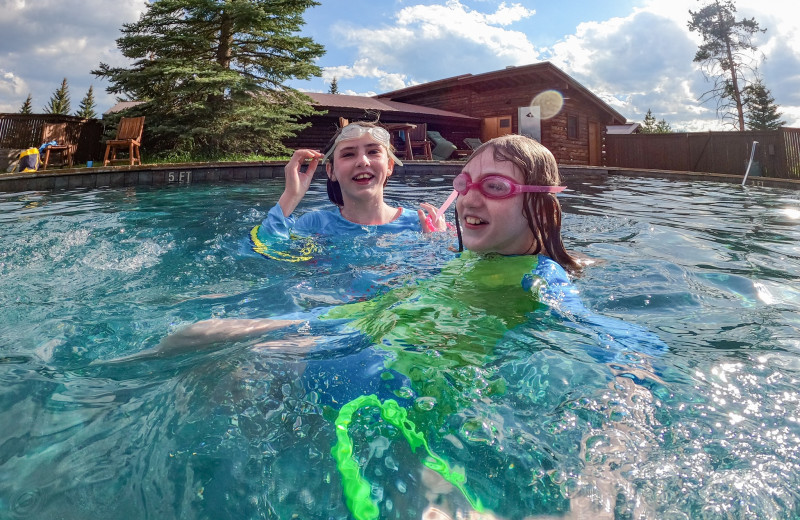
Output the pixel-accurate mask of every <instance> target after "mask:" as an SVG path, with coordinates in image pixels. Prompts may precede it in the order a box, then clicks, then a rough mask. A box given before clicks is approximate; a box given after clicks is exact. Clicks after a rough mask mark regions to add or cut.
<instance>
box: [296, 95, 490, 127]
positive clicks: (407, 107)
mask: <svg viewBox="0 0 800 520" xmlns="http://www.w3.org/2000/svg"><path fill="white" fill-rule="evenodd" d="M303 94H305V95H306V96H308V97H310V98H311V99H312V100H313V101H314V104H315V105H317V106H318V107H320V108H353V109H357V110H370V111H379V112H381V113H386V112H399V113H404V114H406V113H412V114H426V115H431V116H443V117H451V118H459V119H467V120H475V121H477V120H478V118H475V117H470V116H465V115H464V114H459V113H456V112H450V111H448V110H439V109H438V108H430V107H423V106H420V105H412V104H410V103H401V102H399V101H392V100H390V99H378V98H377V97H366V96H347V95H344V94H323V93H320V92H303Z"/></svg>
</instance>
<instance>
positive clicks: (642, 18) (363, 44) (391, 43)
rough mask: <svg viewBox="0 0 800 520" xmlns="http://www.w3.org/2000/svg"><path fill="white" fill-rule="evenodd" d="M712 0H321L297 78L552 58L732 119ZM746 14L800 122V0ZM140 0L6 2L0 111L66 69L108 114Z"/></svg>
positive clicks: (710, 118) (79, 94)
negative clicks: (107, 71)
mask: <svg viewBox="0 0 800 520" xmlns="http://www.w3.org/2000/svg"><path fill="white" fill-rule="evenodd" d="M706 3H707V0H602V1H598V0H571V1H569V2H563V1H554V0H549V1H543V0H542V1H540V0H523V1H519V2H513V1H506V2H501V1H497V0H439V1H421V0H321V5H319V6H316V7H313V8H311V9H309V10H308V11H306V13H305V16H304V19H305V21H306V24H305V25H304V26H303V28H302V30H301V32H300V34H302V35H303V36H309V37H311V38H313V39H314V41H316V42H317V43H320V44H322V45H323V46H324V47H325V49H326V54H325V55H324V56H323V57H321V58H320V59H319V60H318V63H317V64H318V65H319V66H320V67H321V68H322V70H323V74H322V77H320V78H315V79H313V80H310V81H292V82H290V83H289V85H290V86H292V87H294V88H297V89H299V90H303V91H309V92H327V91H328V89H329V88H330V82H331V80H332V78H334V77H335V78H336V79H337V84H338V88H339V92H340V93H342V94H355V95H375V94H380V93H384V92H389V91H392V90H397V89H400V88H403V87H407V86H411V85H416V84H419V83H425V82H429V81H435V80H439V79H444V78H449V77H452V76H457V75H461V74H467V73H470V74H479V73H483V72H490V71H493V70H500V69H503V68H505V67H508V66H512V65H527V64H531V63H538V62H542V61H549V62H551V63H552V64H553V65H555V66H557V67H559V68H560V69H561V70H563V71H564V72H566V73H567V74H569V75H570V76H572V77H573V78H574V79H575V80H577V81H578V82H579V83H581V84H582V85H583V86H585V87H587V88H588V89H589V90H591V91H592V92H594V93H595V94H596V95H597V96H599V97H600V98H601V99H603V100H604V101H605V102H607V103H608V104H609V105H611V106H612V107H613V108H614V109H615V110H617V111H618V112H619V113H621V114H622V115H624V116H625V117H627V118H628V120H629V121H636V122H642V121H643V120H644V116H645V114H646V113H647V111H648V110H651V111H652V114H653V115H654V116H655V117H656V118H657V119H664V120H665V121H666V122H667V123H669V124H670V126H671V127H672V129H673V130H678V131H690V132H697V131H708V130H730V129H732V128H731V127H730V125H726V123H725V122H724V121H722V120H721V119H720V117H719V116H718V115H717V113H716V103H715V102H714V101H713V100H711V101H708V102H702V100H701V98H702V96H703V94H704V93H705V92H707V91H708V90H710V89H711V87H712V83H710V82H709V81H707V80H706V78H705V77H704V75H703V73H702V71H701V70H700V68H699V66H698V65H697V64H695V63H693V61H692V60H693V58H694V54H695V51H696V50H697V46H698V44H699V43H700V41H701V40H700V38H699V36H698V35H697V33H692V32H690V31H689V30H688V28H687V24H688V21H689V10H690V9H691V10H698V9H699V8H700V7H702V5H704V4H706ZM735 4H736V7H737V18H739V19H741V18H751V17H753V18H755V19H756V21H757V22H758V23H759V24H760V26H761V28H765V29H767V31H766V32H765V33H763V34H758V35H757V36H756V37H755V39H754V43H755V44H756V46H757V47H758V52H757V53H756V54H754V55H753V56H751V59H752V60H754V61H753V64H755V65H757V68H758V73H759V75H760V76H761V78H762V79H763V82H764V84H765V85H766V87H767V88H768V89H769V90H770V92H771V93H772V96H773V97H774V98H775V102H776V103H777V104H778V105H779V106H780V108H779V110H780V111H781V112H782V114H783V116H782V119H783V120H784V121H785V122H786V126H790V127H800V17H798V16H797V15H796V13H797V12H798V11H800V8H798V7H796V5H798V4H797V0H735ZM145 5H146V4H145V2H144V1H143V0H36V1H35V2H34V1H33V0H0V13H1V14H0V34H2V35H3V36H2V38H0V112H19V109H20V107H21V106H22V104H23V103H24V102H25V99H26V98H27V96H28V94H31V95H32V100H33V108H34V112H44V111H45V110H44V107H45V106H46V105H47V104H48V102H49V100H50V98H51V97H52V95H53V93H54V92H55V91H56V89H58V88H59V87H60V85H61V82H62V80H63V79H64V78H66V79H67V81H68V84H69V91H70V98H71V105H72V111H73V112H75V111H77V110H78V106H79V104H80V101H81V99H83V97H84V96H85V95H86V92H87V91H88V89H89V87H90V86H92V87H93V89H94V94H95V99H96V103H97V111H98V113H102V112H104V111H106V110H108V109H109V108H110V107H111V106H112V105H113V104H114V103H115V99H114V96H112V95H110V94H108V93H107V92H106V88H107V87H108V84H107V83H106V82H105V81H103V80H100V79H98V78H96V77H95V76H93V75H92V74H91V71H92V70H94V69H96V68H97V66H98V65H99V64H100V63H101V62H104V63H108V64H110V65H113V66H124V65H125V64H126V63H127V60H126V58H124V57H123V56H122V55H121V53H120V52H119V49H117V47H116V39H117V38H118V37H119V36H120V28H121V27H122V24H123V23H126V22H133V21H135V20H137V19H138V17H139V16H140V14H141V13H142V12H144V9H145Z"/></svg>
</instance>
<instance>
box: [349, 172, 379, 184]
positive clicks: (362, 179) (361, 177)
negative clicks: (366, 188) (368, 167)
mask: <svg viewBox="0 0 800 520" xmlns="http://www.w3.org/2000/svg"><path fill="white" fill-rule="evenodd" d="M374 178H375V176H374V175H372V174H370V173H359V174H358V175H356V176H355V177H353V182H358V183H361V184H366V183H368V182H369V181H371V180H372V179H374Z"/></svg>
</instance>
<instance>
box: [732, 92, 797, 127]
mask: <svg viewBox="0 0 800 520" xmlns="http://www.w3.org/2000/svg"><path fill="white" fill-rule="evenodd" d="M742 93H743V94H744V105H745V107H746V112H745V117H746V119H747V129H748V130H777V129H778V128H780V127H781V126H783V125H785V124H786V121H782V120H781V116H782V115H783V114H781V113H780V112H778V105H776V104H775V98H774V97H772V93H770V91H769V89H768V88H767V87H765V86H764V83H763V82H762V81H761V80H760V79H759V80H758V81H756V82H755V83H752V84H750V85H748V86H747V87H745V89H744V91H743V92H742Z"/></svg>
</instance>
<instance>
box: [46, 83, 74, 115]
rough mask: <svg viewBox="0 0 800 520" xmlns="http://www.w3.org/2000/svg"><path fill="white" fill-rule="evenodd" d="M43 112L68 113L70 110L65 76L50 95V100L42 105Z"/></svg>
mask: <svg viewBox="0 0 800 520" xmlns="http://www.w3.org/2000/svg"><path fill="white" fill-rule="evenodd" d="M44 110H45V114H63V115H68V114H69V110H70V102H69V87H68V86H67V78H64V81H62V82H61V87H59V88H58V89H57V90H56V91H55V92H54V93H53V95H52V97H50V102H49V103H48V104H47V106H46V107H44Z"/></svg>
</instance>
